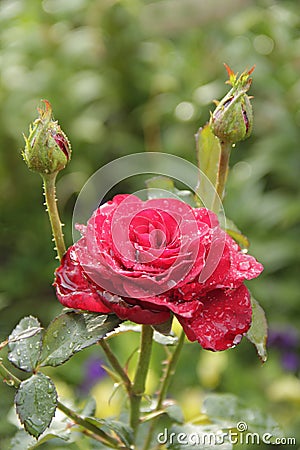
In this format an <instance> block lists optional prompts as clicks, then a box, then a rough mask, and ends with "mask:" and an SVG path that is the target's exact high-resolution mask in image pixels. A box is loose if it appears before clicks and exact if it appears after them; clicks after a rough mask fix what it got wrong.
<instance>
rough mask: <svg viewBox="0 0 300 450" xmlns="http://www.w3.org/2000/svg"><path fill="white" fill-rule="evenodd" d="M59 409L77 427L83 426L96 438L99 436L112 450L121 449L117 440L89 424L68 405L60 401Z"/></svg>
mask: <svg viewBox="0 0 300 450" xmlns="http://www.w3.org/2000/svg"><path fill="white" fill-rule="evenodd" d="M57 408H58V409H59V410H60V411H62V412H63V413H64V414H65V415H66V416H67V417H69V418H70V419H72V420H73V422H75V423H76V424H77V425H80V426H82V427H83V428H85V429H86V430H89V431H91V432H92V433H93V434H95V435H96V436H99V437H100V438H101V440H102V441H104V443H105V444H109V445H110V447H112V448H117V449H118V448H120V447H119V443H118V441H117V440H116V439H114V438H113V437H111V436H109V435H108V434H106V433H105V432H104V431H102V430H100V429H99V428H98V427H96V426H95V425H93V424H92V423H90V422H88V421H87V420H85V419H83V417H81V416H79V415H78V414H77V413H76V412H75V411H73V410H72V409H70V408H68V407H67V406H66V405H64V404H63V403H61V402H60V401H58V402H57Z"/></svg>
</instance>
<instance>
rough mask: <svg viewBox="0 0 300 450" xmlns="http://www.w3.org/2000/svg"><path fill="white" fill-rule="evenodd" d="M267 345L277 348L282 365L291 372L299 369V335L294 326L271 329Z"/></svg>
mask: <svg viewBox="0 0 300 450" xmlns="http://www.w3.org/2000/svg"><path fill="white" fill-rule="evenodd" d="M268 346H269V347H273V348H276V349H277V350H279V352H280V355H281V364H282V367H283V368H284V369H285V370H287V371H291V372H296V371H297V370H299V369H300V356H299V347H300V335H299V332H298V330H297V329H295V328H284V329H276V330H275V329H273V330H272V329H271V330H270V331H269V337H268Z"/></svg>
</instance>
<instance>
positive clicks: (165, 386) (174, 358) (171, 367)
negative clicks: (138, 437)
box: [143, 331, 185, 450]
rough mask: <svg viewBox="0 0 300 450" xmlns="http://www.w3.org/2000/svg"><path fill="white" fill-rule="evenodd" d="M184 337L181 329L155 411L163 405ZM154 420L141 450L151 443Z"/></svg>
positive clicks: (145, 449)
mask: <svg viewBox="0 0 300 450" xmlns="http://www.w3.org/2000/svg"><path fill="white" fill-rule="evenodd" d="M184 338H185V334H184V331H182V332H181V335H180V337H179V340H178V343H177V345H176V348H175V350H174V352H173V353H172V356H171V358H170V359H169V360H168V361H167V368H166V371H165V373H164V376H163V379H162V384H161V388H160V391H159V394H158V398H157V405H156V408H155V411H159V410H160V409H161V407H162V405H163V401H164V399H165V398H166V395H167V392H168V388H169V386H170V382H171V380H172V376H173V375H174V373H175V370H176V366H177V363H178V359H179V355H180V353H181V350H182V347H183V344H184ZM155 422H156V419H155V418H154V419H153V420H152V423H151V425H150V427H149V431H148V435H147V437H146V441H145V444H144V447H143V450H148V448H149V446H150V444H151V440H152V435H153V431H154V428H155Z"/></svg>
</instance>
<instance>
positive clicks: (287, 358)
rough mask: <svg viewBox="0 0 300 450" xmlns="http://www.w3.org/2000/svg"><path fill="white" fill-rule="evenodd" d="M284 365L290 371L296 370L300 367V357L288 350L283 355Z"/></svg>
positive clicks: (282, 361)
mask: <svg viewBox="0 0 300 450" xmlns="http://www.w3.org/2000/svg"><path fill="white" fill-rule="evenodd" d="M281 363H282V367H283V368H284V369H285V370H288V371H290V372H296V371H297V370H298V369H299V367H300V357H299V355H297V353H295V352H286V353H284V354H283V355H282V357H281Z"/></svg>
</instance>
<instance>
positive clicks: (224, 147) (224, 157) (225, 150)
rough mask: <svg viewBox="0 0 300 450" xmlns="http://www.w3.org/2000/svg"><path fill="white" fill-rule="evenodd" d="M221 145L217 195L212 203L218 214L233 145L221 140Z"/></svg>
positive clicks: (213, 209)
mask: <svg viewBox="0 0 300 450" xmlns="http://www.w3.org/2000/svg"><path fill="white" fill-rule="evenodd" d="M220 145H221V153H220V159H219V164H218V174H217V182H216V195H215V198H214V201H213V205H212V211H214V212H215V213H216V214H217V213H218V212H219V209H220V205H221V201H222V200H223V198H224V193H225V184H226V180H227V175H228V168H229V158H230V152H231V147H232V144H229V143H226V142H220Z"/></svg>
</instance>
